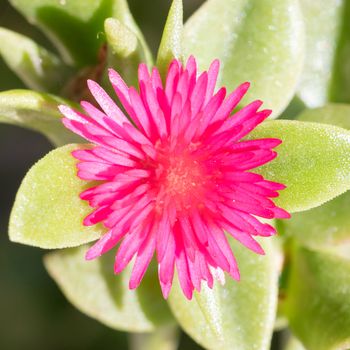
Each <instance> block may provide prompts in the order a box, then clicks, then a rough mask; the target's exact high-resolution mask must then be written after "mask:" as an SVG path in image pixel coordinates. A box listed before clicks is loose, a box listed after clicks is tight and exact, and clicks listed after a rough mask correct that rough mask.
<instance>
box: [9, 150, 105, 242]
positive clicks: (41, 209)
mask: <svg viewBox="0 0 350 350" xmlns="http://www.w3.org/2000/svg"><path fill="white" fill-rule="evenodd" d="M79 147H80V146H79V145H76V144H73V145H67V146H63V147H61V148H58V149H55V150H53V151H51V152H50V153H49V154H48V155H46V156H45V157H44V158H42V159H41V160H40V161H39V162H38V163H36V164H35V165H34V166H33V167H32V168H31V169H30V170H29V172H28V173H27V175H26V176H25V178H24V180H23V182H22V184H21V186H20V188H19V190H18V192H17V195H16V200H15V204H14V206H13V209H12V212H11V217H10V225H9V235H10V239H11V241H13V242H18V243H23V244H28V245H32V246H36V247H41V248H49V249H55V248H66V247H74V246H79V245H81V244H84V243H87V242H91V241H93V240H96V239H97V238H99V237H100V236H101V234H102V233H103V232H105V229H103V228H102V227H101V226H99V225H95V226H90V227H86V226H83V224H82V221H83V218H84V217H85V216H86V215H87V214H89V213H90V211H91V208H90V207H89V205H88V204H87V203H86V202H84V201H82V200H81V199H80V198H79V194H80V193H81V192H82V191H84V190H85V189H87V188H88V187H91V183H87V182H86V181H83V180H80V179H79V178H78V177H77V176H76V172H77V170H76V166H75V164H76V160H75V159H74V158H73V157H72V155H71V152H72V151H73V150H75V149H78V148H79Z"/></svg>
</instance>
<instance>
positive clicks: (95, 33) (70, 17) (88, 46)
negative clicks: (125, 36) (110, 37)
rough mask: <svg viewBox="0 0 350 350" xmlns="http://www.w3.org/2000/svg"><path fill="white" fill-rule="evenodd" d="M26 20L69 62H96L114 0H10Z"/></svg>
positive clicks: (79, 64)
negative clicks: (48, 39) (102, 33)
mask: <svg viewBox="0 0 350 350" xmlns="http://www.w3.org/2000/svg"><path fill="white" fill-rule="evenodd" d="M10 3H11V4H12V5H13V6H14V7H15V8H16V9H17V10H18V11H19V12H21V13H22V14H23V15H24V16H25V17H26V18H27V19H28V20H29V22H31V23H33V24H35V25H38V26H39V27H40V28H41V29H42V30H43V32H44V33H45V34H46V35H47V36H48V37H49V38H50V39H51V40H52V42H53V43H54V44H55V45H56V47H57V48H58V49H59V50H60V52H61V54H62V56H63V57H64V58H65V59H66V61H67V62H69V63H74V64H76V65H78V66H85V65H91V64H94V63H96V62H97V57H98V50H99V48H100V46H101V44H102V40H103V37H101V36H100V35H99V34H100V33H101V32H103V22H104V20H105V19H106V18H107V17H111V16H112V15H113V10H114V8H113V7H114V0H31V1H28V0H10Z"/></svg>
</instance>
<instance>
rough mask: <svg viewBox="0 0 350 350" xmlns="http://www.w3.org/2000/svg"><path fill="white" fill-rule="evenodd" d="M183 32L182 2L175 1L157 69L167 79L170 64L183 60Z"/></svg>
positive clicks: (166, 27)
mask: <svg viewBox="0 0 350 350" xmlns="http://www.w3.org/2000/svg"><path fill="white" fill-rule="evenodd" d="M182 32H183V4H182V0H173V2H172V5H171V7H170V11H169V14H168V18H167V21H166V23H165V26H164V31H163V36H162V40H161V42H160V46H159V50H158V57H157V67H158V68H159V71H160V72H161V75H162V76H163V77H165V74H166V71H167V69H168V66H169V63H170V62H171V61H172V60H173V59H174V58H177V59H181V58H182Z"/></svg>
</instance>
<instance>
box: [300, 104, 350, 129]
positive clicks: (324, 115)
mask: <svg viewBox="0 0 350 350" xmlns="http://www.w3.org/2000/svg"><path fill="white" fill-rule="evenodd" d="M298 120H302V121H306V122H316V123H322V124H332V125H336V126H340V127H341V128H344V129H348V130H349V129H350V105H348V104H341V103H330V104H327V105H325V106H323V107H319V108H314V109H307V110H305V111H304V112H302V113H301V114H299V116H298Z"/></svg>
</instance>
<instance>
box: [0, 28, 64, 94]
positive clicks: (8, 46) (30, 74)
mask: <svg viewBox="0 0 350 350" xmlns="http://www.w3.org/2000/svg"><path fill="white" fill-rule="evenodd" d="M0 56H1V57H2V58H3V59H4V61H5V62H6V64H7V65H8V66H9V67H10V68H11V69H12V70H13V71H14V72H15V73H16V74H17V75H18V76H19V78H20V79H22V81H23V82H24V83H25V84H26V85H27V86H28V87H29V88H31V89H35V90H41V91H48V92H59V91H60V90H62V87H63V84H64V83H65V81H66V80H67V79H68V77H69V75H70V69H69V68H68V67H67V66H65V65H64V64H63V63H62V62H61V61H60V59H59V58H58V57H57V56H56V55H54V54H52V53H50V52H49V51H47V50H46V49H44V48H43V47H40V46H39V45H38V44H36V43H35V42H34V41H33V40H31V39H29V38H27V37H25V36H24V35H21V34H18V33H15V32H13V31H11V30H8V29H5V28H0Z"/></svg>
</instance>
